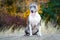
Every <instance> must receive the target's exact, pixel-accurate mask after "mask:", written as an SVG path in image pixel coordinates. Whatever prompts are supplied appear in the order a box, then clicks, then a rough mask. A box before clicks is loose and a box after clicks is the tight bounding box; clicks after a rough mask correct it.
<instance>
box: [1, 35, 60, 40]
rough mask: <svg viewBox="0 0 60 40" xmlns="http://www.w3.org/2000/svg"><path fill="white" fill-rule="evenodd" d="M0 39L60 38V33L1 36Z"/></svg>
mask: <svg viewBox="0 0 60 40" xmlns="http://www.w3.org/2000/svg"><path fill="white" fill-rule="evenodd" d="M0 40H60V34H49V35H43V36H41V37H39V36H37V35H34V36H23V35H21V36H18V35H15V36H0Z"/></svg>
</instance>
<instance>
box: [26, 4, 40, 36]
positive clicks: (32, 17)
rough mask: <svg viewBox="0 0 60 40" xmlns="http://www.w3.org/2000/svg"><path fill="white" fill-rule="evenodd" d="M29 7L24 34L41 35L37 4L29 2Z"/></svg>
mask: <svg viewBox="0 0 60 40" xmlns="http://www.w3.org/2000/svg"><path fill="white" fill-rule="evenodd" d="M29 9H30V14H29V17H28V22H27V27H26V29H25V34H26V35H29V36H32V35H36V34H37V35H39V36H41V16H40V15H39V14H38V6H37V4H36V3H31V4H30V6H29Z"/></svg>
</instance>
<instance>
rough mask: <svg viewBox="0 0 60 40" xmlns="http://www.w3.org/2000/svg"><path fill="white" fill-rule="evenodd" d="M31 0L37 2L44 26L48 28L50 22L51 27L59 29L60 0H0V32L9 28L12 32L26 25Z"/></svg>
mask: <svg viewBox="0 0 60 40" xmlns="http://www.w3.org/2000/svg"><path fill="white" fill-rule="evenodd" d="M33 2H36V3H37V4H38V12H39V14H40V15H41V18H42V20H43V21H44V22H45V27H46V28H48V27H49V26H50V25H48V23H49V22H50V23H51V24H52V25H53V26H51V27H54V28H56V27H57V29H59V28H60V0H0V32H1V31H2V32H5V31H7V30H9V29H11V31H12V32H14V30H16V29H17V30H18V31H19V30H20V28H21V27H26V24H27V18H28V16H29V14H30V11H29V4H30V3H33ZM42 25H43V24H42ZM47 25H48V26H47ZM52 30H53V29H52Z"/></svg>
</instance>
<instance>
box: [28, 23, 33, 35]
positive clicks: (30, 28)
mask: <svg viewBox="0 0 60 40" xmlns="http://www.w3.org/2000/svg"><path fill="white" fill-rule="evenodd" d="M29 30H30V36H32V27H31V24H29Z"/></svg>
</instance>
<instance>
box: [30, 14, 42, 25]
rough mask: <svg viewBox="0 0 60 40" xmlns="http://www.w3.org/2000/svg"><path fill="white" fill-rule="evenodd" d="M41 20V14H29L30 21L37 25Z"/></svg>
mask: <svg viewBox="0 0 60 40" xmlns="http://www.w3.org/2000/svg"><path fill="white" fill-rule="evenodd" d="M40 20H41V17H40V15H39V14H36V15H34V16H33V15H29V23H30V24H32V25H37V24H38V23H39V22H40Z"/></svg>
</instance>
